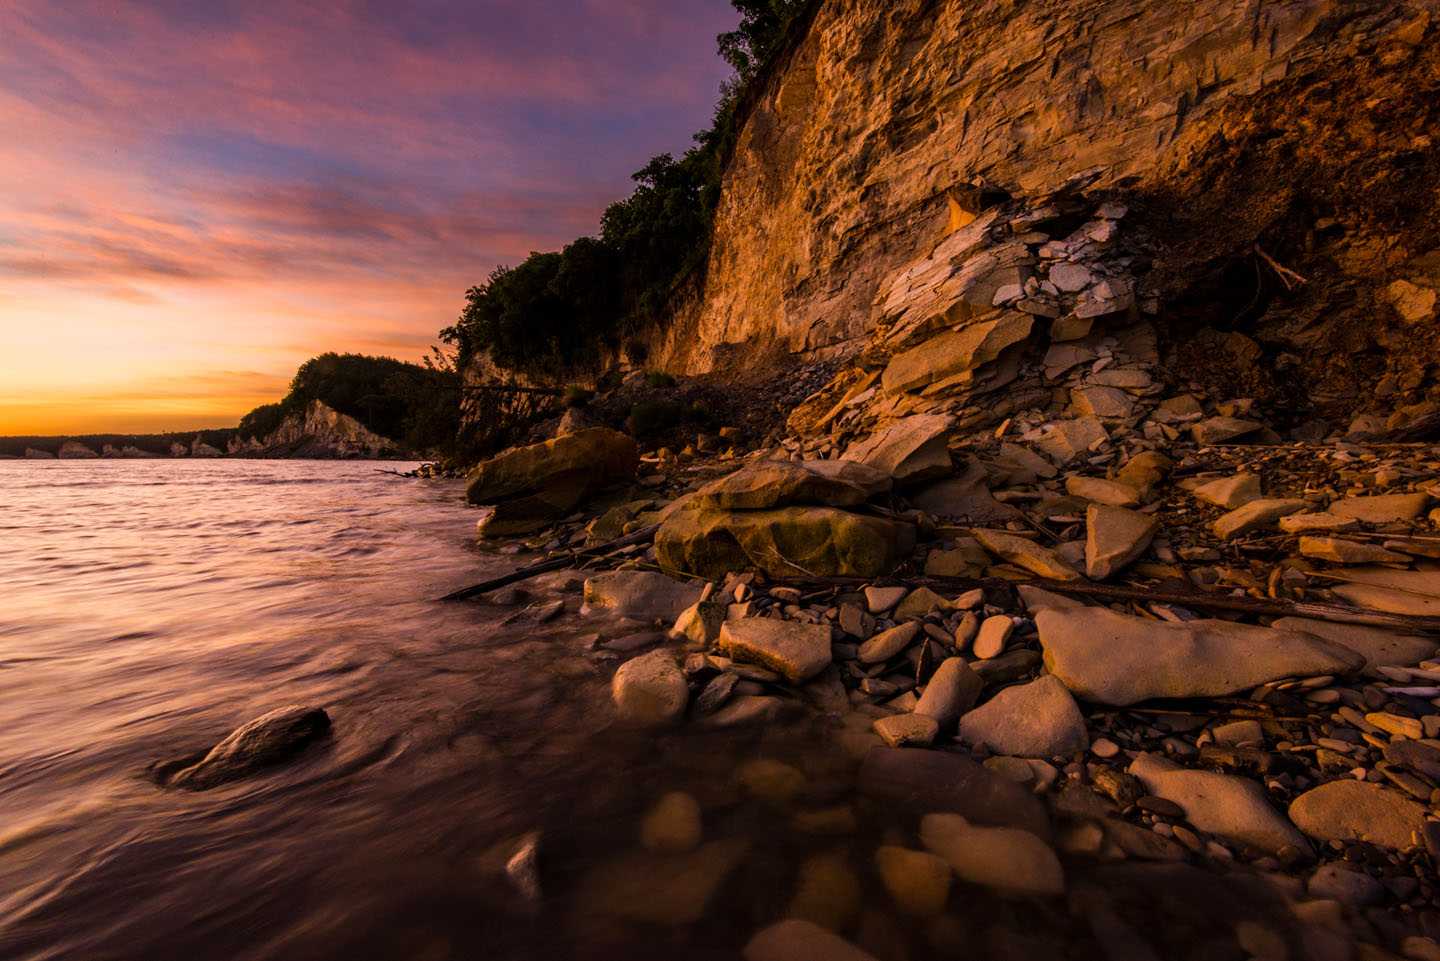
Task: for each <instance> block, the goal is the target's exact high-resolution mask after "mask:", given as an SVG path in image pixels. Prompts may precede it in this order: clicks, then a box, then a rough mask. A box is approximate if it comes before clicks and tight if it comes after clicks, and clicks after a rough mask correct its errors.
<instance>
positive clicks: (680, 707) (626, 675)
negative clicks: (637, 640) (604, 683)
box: [611, 651, 690, 724]
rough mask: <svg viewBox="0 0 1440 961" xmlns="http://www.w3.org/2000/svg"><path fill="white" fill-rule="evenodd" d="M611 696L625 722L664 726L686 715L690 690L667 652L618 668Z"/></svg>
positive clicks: (643, 657)
mask: <svg viewBox="0 0 1440 961" xmlns="http://www.w3.org/2000/svg"><path fill="white" fill-rule="evenodd" d="M611 694H612V696H613V697H614V699H615V706H616V707H617V708H619V710H620V714H621V716H622V717H624V718H626V719H627V720H630V721H634V722H635V723H637V724H665V723H668V722H670V721H674V720H676V719H678V718H679V717H680V716H681V715H682V714H684V713H685V707H686V705H687V704H688V703H689V700H690V687H689V685H688V684H686V683H685V675H684V674H682V673H681V672H680V668H679V667H677V666H676V664H675V658H674V657H672V656H671V654H670V653H669V652H668V651H652V652H651V653H649V654H643V655H641V656H640V657H637V658H634V659H632V660H629V661H626V662H625V663H624V664H621V665H620V669H619V670H618V671H616V672H615V678H614V680H613V681H612V682H611Z"/></svg>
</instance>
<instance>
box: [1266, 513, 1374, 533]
mask: <svg viewBox="0 0 1440 961" xmlns="http://www.w3.org/2000/svg"><path fill="white" fill-rule="evenodd" d="M1359 526H1360V522H1359V521H1357V520H1356V519H1355V518H1353V517H1340V516H1339V515H1338V514H1331V513H1329V512H1328V511H1322V512H1320V513H1318V514H1290V515H1289V516H1287V517H1282V518H1280V529H1281V530H1282V531H1284V532H1285V533H1287V534H1304V533H1308V532H1310V531H1343V530H1349V529H1350V528H1352V527H1359Z"/></svg>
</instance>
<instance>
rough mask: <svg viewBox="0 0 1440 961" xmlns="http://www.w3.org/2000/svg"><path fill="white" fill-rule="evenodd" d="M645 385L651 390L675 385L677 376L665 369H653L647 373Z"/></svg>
mask: <svg viewBox="0 0 1440 961" xmlns="http://www.w3.org/2000/svg"><path fill="white" fill-rule="evenodd" d="M645 386H646V387H649V388H650V389H651V390H660V389H662V388H665V387H674V386H675V378H674V377H671V376H670V375H669V374H667V373H665V372H664V371H663V370H652V371H650V372H649V373H647V374H646V375H645Z"/></svg>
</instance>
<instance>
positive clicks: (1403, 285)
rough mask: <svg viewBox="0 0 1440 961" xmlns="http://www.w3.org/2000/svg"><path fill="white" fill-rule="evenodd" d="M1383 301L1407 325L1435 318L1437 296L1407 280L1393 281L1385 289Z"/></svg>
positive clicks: (1433, 292)
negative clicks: (1388, 304) (1387, 302)
mask: <svg viewBox="0 0 1440 961" xmlns="http://www.w3.org/2000/svg"><path fill="white" fill-rule="evenodd" d="M1385 299H1386V300H1388V301H1389V302H1390V304H1391V306H1393V307H1394V308H1395V312H1396V313H1397V314H1399V315H1400V319H1401V320H1403V321H1405V323H1407V324H1422V323H1424V322H1425V321H1427V320H1429V319H1430V318H1432V317H1434V316H1435V301H1436V299H1437V294H1436V292H1435V291H1434V290H1432V289H1430V288H1429V287H1421V286H1420V285H1418V284H1414V283H1411V282H1410V281H1408V280H1404V279H1401V280H1394V281H1391V283H1390V285H1389V286H1388V287H1386V288H1385Z"/></svg>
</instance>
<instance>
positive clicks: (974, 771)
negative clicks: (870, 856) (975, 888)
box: [859, 747, 1050, 856]
mask: <svg viewBox="0 0 1440 961" xmlns="http://www.w3.org/2000/svg"><path fill="white" fill-rule="evenodd" d="M859 785H860V790H861V792H863V793H864V794H866V795H868V796H869V797H871V798H873V799H875V800H877V801H880V802H882V803H884V804H887V805H889V806H891V807H893V808H895V809H896V810H897V811H899V812H900V813H902V814H904V815H906V816H908V817H916V818H918V817H921V816H923V815H926V814H929V813H931V812H936V811H941V812H950V813H954V814H960V815H963V816H964V817H965V819H966V820H967V821H970V822H973V823H975V824H990V825H1004V826H1008V827H1015V828H1021V829H1023V830H1025V831H1027V832H1029V833H1031V834H1034V835H1036V836H1037V837H1041V838H1048V837H1049V835H1050V827H1049V820H1048V818H1047V817H1046V814H1045V808H1044V806H1043V805H1042V804H1041V803H1040V801H1039V799H1038V798H1036V797H1035V796H1034V795H1033V794H1031V793H1030V791H1029V790H1028V789H1027V788H1024V787H1022V786H1020V785H1019V784H1016V783H1015V782H1014V781H1011V780H1010V779H1008V778H1006V777H1002V776H1001V775H999V774H996V773H994V772H993V771H987V770H985V768H984V767H983V766H981V765H980V764H979V763H978V762H976V761H975V760H974V759H973V758H970V757H968V756H965V755H960V754H948V753H944V752H941V751H931V750H925V749H923V748H902V747H873V748H871V749H870V751H869V753H867V754H866V755H865V758H864V760H863V761H862V762H861V764H860V777H859ZM927 847H928V845H927ZM936 853H937V854H938V853H940V852H936ZM942 856H943V855H942Z"/></svg>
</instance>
